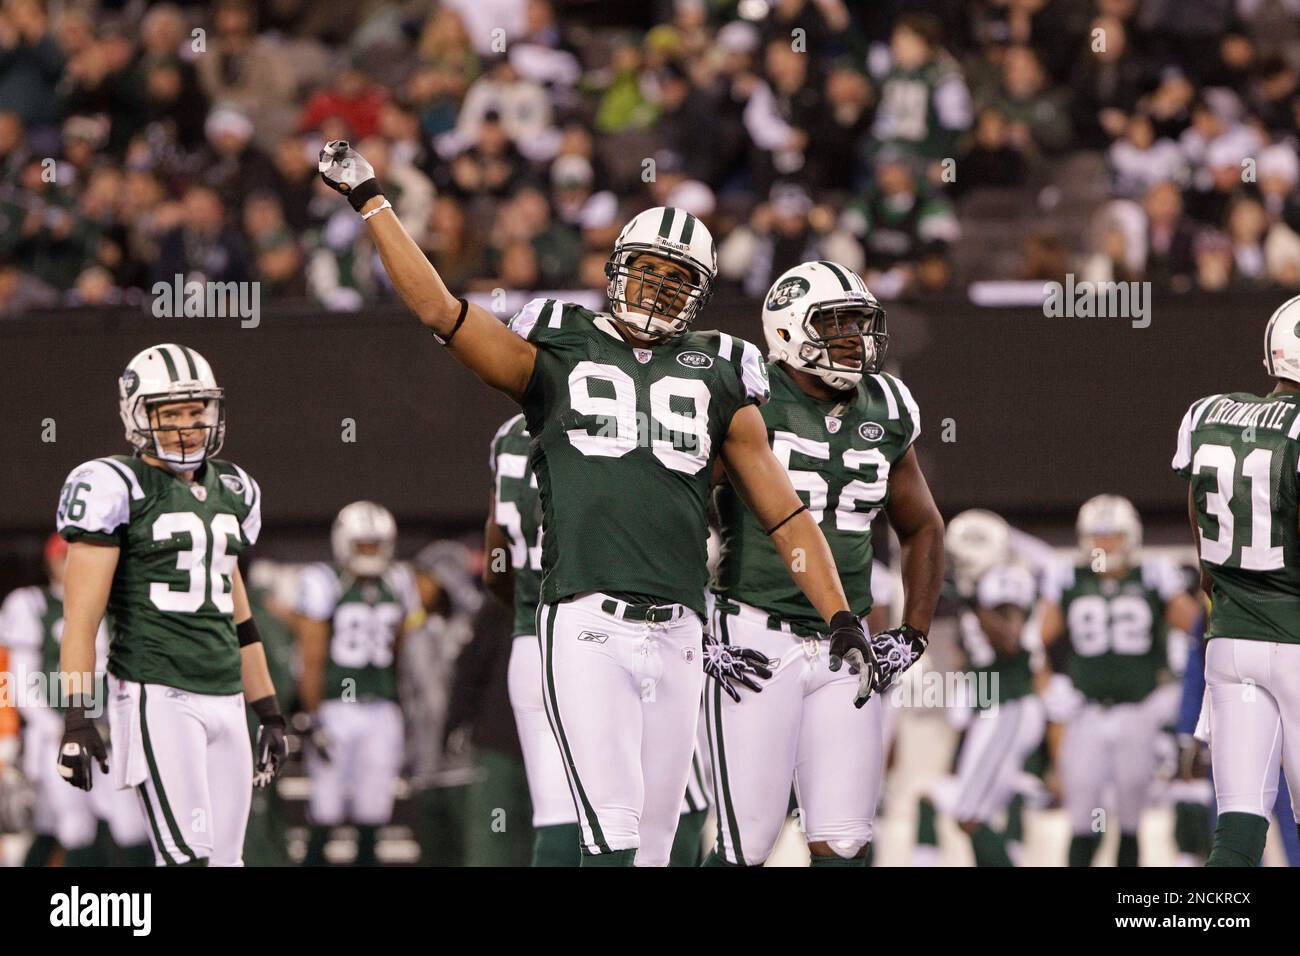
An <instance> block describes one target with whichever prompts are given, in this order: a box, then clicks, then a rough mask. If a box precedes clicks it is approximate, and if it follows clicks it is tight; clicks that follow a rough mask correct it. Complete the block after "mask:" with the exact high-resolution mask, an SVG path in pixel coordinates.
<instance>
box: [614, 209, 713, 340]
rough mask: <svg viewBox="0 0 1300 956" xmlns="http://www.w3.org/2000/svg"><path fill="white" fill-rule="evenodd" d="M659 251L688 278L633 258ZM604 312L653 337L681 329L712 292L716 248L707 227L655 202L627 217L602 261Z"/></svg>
mask: <svg viewBox="0 0 1300 956" xmlns="http://www.w3.org/2000/svg"><path fill="white" fill-rule="evenodd" d="M647 254H649V255H655V256H660V257H662V258H664V259H667V260H669V261H670V262H674V263H676V264H677V265H680V266H682V267H683V268H684V269H686V270H687V271H688V272H689V273H690V275H691V279H690V281H685V280H683V279H681V278H680V277H679V276H670V275H665V274H664V273H662V272H657V271H655V270H654V269H653V268H650V267H648V266H646V265H639V264H638V260H639V258H640V257H641V256H644V255H647ZM605 275H606V276H607V277H608V278H609V287H608V289H607V290H606V294H607V295H608V297H609V308H610V312H611V313H613V315H614V317H615V318H616V319H618V320H619V321H620V322H622V323H623V325H624V326H625V327H627V328H628V329H629V330H630V331H631V332H632V333H633V334H634V335H636V336H638V337H639V338H642V339H645V340H647V341H652V342H657V341H663V340H664V339H669V338H672V337H673V336H676V335H680V334H681V333H683V332H685V331H686V330H687V329H688V328H690V325H691V323H692V322H694V321H695V319H696V318H697V317H698V316H699V314H700V310H701V309H703V308H704V306H705V303H707V302H708V301H709V299H710V298H711V297H712V296H713V284H714V282H715V281H716V279H717V276H718V251H717V248H716V247H715V246H714V244H713V235H712V233H710V232H709V230H708V227H706V226H705V225H704V223H702V222H700V221H699V220H698V219H697V218H696V217H695V216H693V215H691V214H690V213H688V212H687V211H686V210H684V209H674V208H672V207H669V206H656V207H654V208H653V209H647V210H646V211H645V212H642V213H638V214H637V215H635V216H633V217H632V219H631V221H630V222H628V224H627V225H626V226H624V227H623V231H622V232H620V233H619V234H618V239H617V240H616V241H615V243H614V251H613V253H611V254H610V257H609V261H608V262H606V263H605Z"/></svg>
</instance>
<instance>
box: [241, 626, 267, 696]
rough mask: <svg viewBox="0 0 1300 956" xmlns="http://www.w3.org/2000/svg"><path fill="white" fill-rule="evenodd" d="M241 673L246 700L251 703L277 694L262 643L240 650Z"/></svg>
mask: <svg viewBox="0 0 1300 956" xmlns="http://www.w3.org/2000/svg"><path fill="white" fill-rule="evenodd" d="M239 671H240V677H241V678H242V679H243V684H244V700H246V701H249V702H250V703H251V702H252V701H255V700H261V699H262V698H263V697H269V696H273V695H274V694H275V684H274V683H272V681H271V671H270V668H268V667H267V666H266V648H264V647H263V646H262V642H261V641H258V642H257V643H255V644H249V645H248V646H247V647H241V648H240V649H239Z"/></svg>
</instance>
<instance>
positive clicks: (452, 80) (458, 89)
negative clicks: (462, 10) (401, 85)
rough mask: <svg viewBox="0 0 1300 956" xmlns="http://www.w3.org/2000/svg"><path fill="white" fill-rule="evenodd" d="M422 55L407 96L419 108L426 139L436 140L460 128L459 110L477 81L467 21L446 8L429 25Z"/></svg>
mask: <svg viewBox="0 0 1300 956" xmlns="http://www.w3.org/2000/svg"><path fill="white" fill-rule="evenodd" d="M418 55H419V64H418V65H417V67H416V69H415V72H414V73H413V74H412V75H411V77H410V78H409V80H408V81H407V87H406V96H407V98H408V99H409V100H410V101H411V103H412V104H413V105H414V106H415V109H416V111H417V113H418V115H419V117H420V126H421V128H422V129H423V130H424V132H425V135H426V136H429V137H433V136H437V135H439V134H441V133H445V132H448V131H449V130H451V129H452V128H453V127H454V126H455V125H456V112H457V107H458V106H459V104H460V101H461V99H462V98H463V97H464V96H465V91H466V90H468V89H469V85H470V83H472V82H473V81H474V80H475V78H477V76H478V74H479V70H480V63H479V58H478V56H477V54H476V53H475V52H474V48H473V46H471V45H470V42H469V36H468V35H467V34H466V32H465V25H464V23H463V21H462V20H461V18H460V16H459V15H458V14H457V13H456V11H455V10H453V9H452V8H451V7H450V6H448V5H445V4H444V5H442V6H441V7H439V9H438V10H436V11H434V13H433V15H432V16H430V17H429V19H428V21H427V22H426V23H425V26H424V32H423V33H422V34H421V35H420V43H419V47H418Z"/></svg>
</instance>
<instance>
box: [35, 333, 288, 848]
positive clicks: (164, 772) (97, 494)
mask: <svg viewBox="0 0 1300 956" xmlns="http://www.w3.org/2000/svg"><path fill="white" fill-rule="evenodd" d="M118 410H119V413H120V414H121V418H122V424H123V425H124V426H125V429H126V438H127V441H128V442H130V444H131V446H132V447H133V448H134V450H135V454H134V455H132V456H127V455H113V456H111V457H107V458H97V459H94V460H93V461H88V462H86V463H85V464H82V465H79V466H77V467H76V468H74V469H73V470H72V473H71V474H70V475H69V476H68V481H67V483H66V484H65V485H64V486H63V493H62V495H61V497H60V499H59V508H58V528H59V533H60V534H61V535H62V536H63V537H64V538H65V539H66V540H67V541H68V542H69V543H70V545H71V547H70V548H69V550H68V569H67V576H66V581H65V584H64V591H65V594H64V617H63V646H62V649H61V654H60V658H59V668H60V671H61V674H60V677H61V679H62V681H63V682H64V689H65V690H66V691H67V693H68V695H69V696H68V698H67V701H68V703H67V712H66V719H65V722H64V732H63V742H62V744H61V747H60V752H59V756H58V761H59V769H60V773H61V774H62V775H63V777H64V778H65V779H66V780H67V781H68V782H69V783H70V784H72V785H73V786H76V787H81V788H82V789H84V790H89V789H90V787H91V782H92V779H93V778H92V776H91V762H92V760H93V761H98V763H99V764H100V768H101V769H106V766H107V765H106V761H105V749H104V743H103V740H102V739H101V738H100V736H99V731H98V730H96V729H95V726H94V723H93V717H94V715H95V713H96V712H97V710H98V709H99V708H100V707H102V705H103V701H102V700H99V699H97V695H96V694H95V688H94V686H93V682H92V679H91V675H93V674H94V673H95V632H96V631H97V630H98V628H99V625H100V622H101V621H102V620H103V619H104V614H105V611H107V613H108V625H109V635H110V643H109V651H108V673H109V675H110V677H109V681H108V685H109V687H108V695H109V698H110V700H109V702H108V703H109V723H110V726H111V732H112V742H113V762H114V764H115V777H114V782H115V783H116V785H117V786H118V787H119V788H126V787H134V788H136V791H137V793H138V794H139V796H140V804H141V806H142V807H143V808H144V811H145V813H144V815H145V819H146V820H148V822H149V832H150V838H151V840H152V842H153V847H154V856H155V859H156V860H157V862H158V864H159V865H191V866H209V865H211V866H239V865H241V863H242V854H243V846H244V829H245V827H246V826H247V823H248V809H249V804H250V801H251V799H252V787H253V785H254V783H255V782H256V783H257V785H259V786H266V785H267V784H269V783H270V782H271V780H272V779H273V778H274V777H275V775H276V773H278V772H279V767H280V764H281V762H282V761H283V759H284V752H285V747H284V718H283V717H282V716H281V714H280V708H279V705H278V704H277V702H276V697H275V688H274V686H273V685H272V684H271V678H270V675H269V673H268V671H267V666H266V655H265V652H264V650H263V648H262V645H261V638H260V637H259V635H258V633H257V627H256V625H255V624H254V623H253V621H252V611H251V610H250V609H249V606H248V595H247V592H246V591H245V590H244V582H243V580H242V578H241V577H240V574H239V568H238V567H237V564H236V562H237V560H238V558H239V555H240V554H241V553H242V552H243V551H244V550H245V549H246V548H249V547H251V546H252V545H253V544H254V543H255V542H256V541H257V536H258V533H259V532H260V531H261V527H262V501H261V492H260V490H259V488H258V487H257V483H256V482H254V481H253V479H251V478H250V477H249V476H248V474H247V473H246V472H245V471H244V470H243V469H242V468H240V467H239V466H238V465H234V464H231V463H230V462H228V461H222V460H220V459H218V458H216V457H215V456H216V454H217V452H218V451H220V449H221V444H222V441H223V440H224V438H225V432H226V417H225V395H224V392H223V390H222V389H221V388H220V387H218V385H217V381H216V378H215V377H214V376H213V374H212V369H211V367H210V366H209V365H208V363H207V361H206V360H205V359H204V358H203V357H202V356H201V355H199V354H198V353H197V352H195V351H194V350H193V349H189V348H186V347H185V346H183V345H172V344H165V345H155V346H153V347H151V348H147V349H145V350H144V351H143V352H141V353H140V354H139V355H137V356H135V358H133V359H131V361H130V363H129V364H128V365H127V367H126V371H125V372H123V374H122V377H121V379H120V381H119V408H118ZM245 700H248V701H251V704H250V706H251V707H252V708H253V711H254V712H255V713H256V714H257V715H258V718H259V720H260V722H261V726H260V728H259V732H258V747H257V750H258V752H257V755H256V761H254V756H253V754H252V752H251V750H250V747H249V739H248V727H247V725H246V724H245V717H244V706H245ZM255 770H256V775H255V774H254V771H255Z"/></svg>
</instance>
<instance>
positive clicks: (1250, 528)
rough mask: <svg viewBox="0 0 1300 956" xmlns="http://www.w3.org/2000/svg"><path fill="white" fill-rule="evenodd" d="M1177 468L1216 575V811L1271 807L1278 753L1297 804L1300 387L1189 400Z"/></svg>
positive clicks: (1208, 658)
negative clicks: (1186, 486)
mask: <svg viewBox="0 0 1300 956" xmlns="http://www.w3.org/2000/svg"><path fill="white" fill-rule="evenodd" d="M1173 468H1174V471H1175V472H1176V473H1178V474H1179V475H1181V476H1182V477H1184V478H1186V479H1187V480H1188V482H1189V484H1190V489H1191V497H1192V502H1193V504H1194V505H1195V509H1196V523H1197V526H1198V528H1199V532H1200V534H1199V536H1200V559H1201V567H1202V569H1203V570H1204V571H1205V572H1206V573H1208V574H1209V576H1210V580H1211V589H1210V600H1211V608H1210V615H1209V621H1208V623H1207V625H1206V630H1205V634H1206V638H1207V639H1208V641H1209V643H1208V645H1207V646H1206V648H1205V681H1206V685H1207V687H1206V702H1207V704H1208V707H1209V721H1208V724H1209V728H1210V751H1211V759H1212V760H1213V762H1214V786H1215V792H1216V794H1217V799H1218V809H1219V813H1220V814H1222V813H1226V812H1229V811H1234V812H1241V813H1252V814H1255V815H1257V816H1265V817H1266V816H1268V815H1269V813H1271V812H1272V808H1273V804H1274V801H1275V799H1276V796H1277V781H1278V773H1279V763H1280V764H1281V765H1282V766H1284V767H1286V768H1287V783H1288V784H1289V786H1290V791H1291V800H1292V805H1293V807H1295V808H1296V809H1297V811H1300V529H1298V528H1297V524H1298V523H1300V508H1298V502H1300V477H1297V471H1298V470H1300V395H1295V394H1291V393H1287V392H1274V393H1272V394H1270V395H1263V396H1260V395H1251V394H1248V393H1246V392H1233V393H1229V394H1223V395H1211V396H1209V397H1208V398H1202V399H1199V400H1198V401H1195V402H1193V403H1192V405H1191V407H1190V408H1188V410H1187V414H1186V415H1184V416H1183V421H1182V425H1181V426H1180V427H1179V430H1178V445H1177V448H1176V450H1175V453H1174V458H1173ZM1205 717H1206V715H1205V713H1204V712H1203V713H1202V723H1205Z"/></svg>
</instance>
